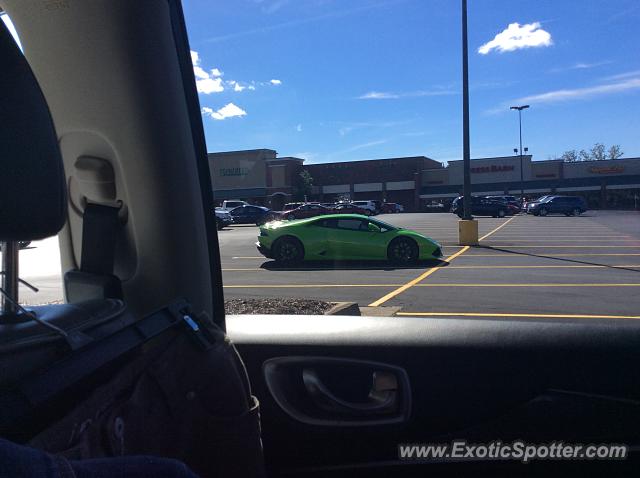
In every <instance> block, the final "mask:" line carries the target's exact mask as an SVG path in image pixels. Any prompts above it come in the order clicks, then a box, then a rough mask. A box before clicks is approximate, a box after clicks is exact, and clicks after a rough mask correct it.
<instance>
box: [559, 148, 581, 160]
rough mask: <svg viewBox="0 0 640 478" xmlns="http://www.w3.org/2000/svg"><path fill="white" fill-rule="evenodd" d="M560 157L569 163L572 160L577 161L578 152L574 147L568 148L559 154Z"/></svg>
mask: <svg viewBox="0 0 640 478" xmlns="http://www.w3.org/2000/svg"><path fill="white" fill-rule="evenodd" d="M560 159H561V160H563V161H565V162H567V163H571V162H573V161H577V160H578V152H577V151H576V150H575V149H570V150H568V151H565V152H564V153H562V156H560Z"/></svg>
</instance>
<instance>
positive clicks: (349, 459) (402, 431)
mask: <svg viewBox="0 0 640 478" xmlns="http://www.w3.org/2000/svg"><path fill="white" fill-rule="evenodd" d="M0 8H1V9H2V10H3V11H4V12H6V13H7V14H8V15H9V16H10V18H11V19H12V21H13V24H14V25H15V28H16V30H17V32H18V35H19V37H20V40H21V43H22V51H23V53H24V57H25V58H26V60H27V61H28V65H29V66H30V68H31V70H32V72H33V75H34V78H35V80H36V81H37V84H38V85H39V87H40V89H41V91H42V95H43V97H44V100H45V101H46V105H47V106H48V109H49V111H50V119H49V117H48V113H46V114H45V113H42V114H35V113H34V111H38V108H40V110H41V107H40V106H38V104H39V103H38V101H41V99H38V98H36V99H35V100H33V101H31V100H28V101H27V100H26V99H25V96H24V94H23V93H21V92H20V91H19V89H17V88H13V86H14V85H15V84H16V81H18V80H19V79H20V78H21V77H17V76H15V75H14V76H11V74H10V73H11V72H14V73H15V69H10V68H8V67H7V68H5V65H9V63H10V62H14V61H15V58H13V57H11V58H9V57H7V56H3V58H0V62H1V63H2V65H3V67H2V70H3V72H2V73H0V78H1V79H2V80H1V83H0V98H1V99H0V109H1V110H4V112H3V113H2V116H1V117H2V118H3V120H4V121H3V125H2V132H1V133H0V137H1V138H2V144H1V145H0V158H1V161H2V168H3V173H2V174H3V175H4V171H7V170H11V171H13V172H14V173H15V175H14V176H12V177H13V178H14V179H12V181H14V182H15V184H16V185H17V186H16V187H18V186H19V189H16V188H15V187H14V188H10V189H7V190H6V191H5V192H3V193H2V198H3V200H5V199H4V198H5V197H8V196H7V195H8V194H9V193H10V194H11V195H13V196H19V198H20V202H19V203H16V201H15V200H14V201H13V202H9V204H14V205H15V204H19V205H18V206H16V208H15V209H12V210H10V211H8V210H6V208H4V207H3V206H1V205H0V209H5V210H4V211H2V213H1V215H0V217H1V218H2V221H3V222H5V224H3V225H1V226H0V229H2V234H3V235H2V237H0V239H1V240H2V241H11V240H18V239H20V240H31V239H36V238H42V237H45V236H47V235H53V234H55V233H56V232H57V230H58V228H59V227H62V229H61V230H60V232H59V245H60V252H61V258H62V270H63V271H64V272H67V271H78V270H81V269H82V265H83V263H84V262H85V255H86V254H87V251H88V250H89V249H90V248H91V247H92V244H91V240H95V241H96V242H95V243H94V245H93V247H97V245H98V244H100V242H99V241H100V240H99V239H96V237H95V236H96V235H98V236H99V235H100V234H99V233H95V231H94V232H93V233H91V232H87V231H91V229H90V228H89V227H88V226H87V224H85V221H87V220H89V218H90V216H89V215H88V214H87V211H88V206H89V205H94V206H96V205H97V206H103V207H106V208H108V209H110V210H112V213H113V214H115V215H113V216H112V219H113V220H114V221H117V222H119V224H120V227H118V229H117V230H116V231H115V232H114V237H113V247H114V251H113V271H112V275H113V276H114V277H115V278H116V279H117V282H116V284H115V285H114V283H113V282H112V281H111V280H106V281H98V282H95V281H92V280H93V279H88V278H87V276H86V275H82V274H76V275H74V274H73V273H72V274H70V275H69V276H68V278H67V279H65V287H66V291H65V293H66V299H67V303H68V304H70V305H73V304H74V303H76V302H81V301H83V300H86V299H87V298H88V297H91V296H92V295H91V294H92V293H93V292H91V291H95V290H96V289H99V290H101V291H102V292H103V293H104V294H106V297H114V295H116V296H117V295H119V296H120V297H121V300H122V303H123V304H125V305H126V309H127V311H128V312H127V313H128V314H129V315H130V317H133V318H134V319H135V320H142V319H144V318H146V317H149V316H150V315H152V314H154V313H155V312H156V311H158V310H161V309H162V308H164V307H167V305H168V304H172V303H175V302H176V301H178V300H186V301H187V302H188V303H189V304H190V307H191V309H192V310H193V311H195V312H196V313H198V314H204V315H206V316H208V317H210V318H211V320H212V321H213V322H214V323H215V324H216V325H217V326H218V327H220V328H221V329H222V330H224V331H225V332H226V334H227V335H228V337H229V338H230V340H231V341H232V342H233V343H234V344H235V346H236V348H237V350H238V352H239V354H240V357H241V359H242V361H243V362H244V366H245V367H246V373H247V375H248V378H249V382H250V384H251V393H252V394H253V395H255V396H256V397H257V400H258V401H259V403H260V420H261V440H262V445H263V454H264V467H265V469H266V476H270V477H280V476H282V477H285V476H287V477H291V476H297V477H311V476H330V477H338V476H398V477H410V476H441V475H445V476H467V475H468V476H487V475H491V476H521V475H527V476H538V475H543V474H549V473H553V474H559V473H563V474H568V473H581V474H583V473H585V472H591V473H593V472H594V471H595V472H600V473H601V474H604V473H608V474H611V475H616V474H619V475H620V476H630V473H632V472H633V470H635V469H636V467H637V466H638V463H639V462H638V451H637V450H638V449H639V448H638V447H639V446H640V427H638V424H639V423H640V379H639V376H638V374H639V372H638V369H637V368H636V367H635V366H634V364H635V363H638V362H640V324H639V323H638V321H634V320H604V319H597V318H594V319H590V320H584V319H580V320H573V319H570V318H565V319H556V318H548V319H540V318H508V319H491V318H486V319H464V318H446V319H445V318H437V317H433V318H428V320H427V319H425V318H424V317H421V318H414V317H405V316H403V317H366V316H354V317H341V316H282V315H236V316H233V315H229V316H225V311H224V295H223V288H222V285H223V283H222V272H221V262H220V256H219V253H218V238H217V234H218V233H217V230H216V222H215V216H214V215H213V214H210V213H209V212H210V211H211V209H212V207H211V205H212V204H213V203H214V201H213V195H212V191H211V188H210V174H209V166H208V162H207V158H206V155H207V149H206V144H205V138H204V132H203V126H202V117H201V114H200V106H199V102H198V96H197V92H196V87H195V82H194V76H193V69H192V65H191V59H190V56H189V50H190V49H189V40H188V32H187V29H186V26H185V22H184V18H183V14H182V7H181V3H180V0H139V1H135V2H132V1H127V0H109V1H107V0H91V1H84V2H78V1H73V0H0ZM0 27H3V26H2V25H0ZM3 34H4V36H5V37H6V36H8V34H7V32H6V31H4V32H3ZM0 51H2V52H5V49H2V50H0ZM3 55H4V53H3ZM12 74H13V73H12ZM20 81H22V80H20ZM36 103H38V104H36ZM18 112H20V113H18ZM47 131H48V132H49V133H47V134H49V136H47V134H44V133H42V132H47ZM39 132H40V133H42V134H40V133H39ZM53 134H55V137H54V140H53V141H52V138H51V136H50V135H53ZM12 137H14V138H18V139H20V142H19V143H16V144H19V147H20V148H27V149H28V151H29V153H28V154H25V158H27V159H28V158H34V157H35V158H37V161H36V160H33V161H31V160H27V159H25V160H24V162H23V166H24V167H19V166H15V164H20V163H19V159H20V158H21V154H20V153H19V152H17V151H15V148H14V146H11V147H7V148H5V145H7V144H10V138H12ZM25 138H28V140H27V139H25ZM11 144H13V143H11ZM52 144H53V146H52ZM15 147H18V146H15ZM11 148H14V149H11ZM56 148H57V150H58V151H59V153H58V155H59V156H58V157H57V156H56ZM16 158H17V159H16ZM16 178H17V179H16ZM25 178H26V179H25ZM5 179H6V178H5ZM7 181H8V179H7ZM53 183H55V184H57V185H58V186H59V184H60V183H64V184H65V186H66V192H65V193H64V194H63V193H61V192H60V191H63V190H64V189H65V188H59V187H57V186H56V188H53V187H52V184H53ZM2 184H3V185H6V184H7V183H6V181H4V180H2ZM49 189H52V190H54V189H55V190H54V192H53V193H50V192H47V191H48V190H49ZM43 191H44V192H43ZM51 194H53V196H52V195H51ZM65 194H66V196H65ZM13 196H12V197H13ZM43 198H45V199H46V201H43ZM56 208H58V209H57V210H56ZM60 208H61V210H60ZM113 211H115V212H113ZM51 217H53V218H54V220H53V223H52V222H51ZM55 218H58V219H55ZM63 223H64V226H62V224H63ZM8 224H11V227H8V226H7V225H8ZM18 225H24V228H23V229H22V230H21V229H20V227H18ZM38 225H40V226H41V227H40V228H38ZM6 231H12V232H11V234H8V233H6ZM83 231H84V232H83ZM92 234H93V235H92ZM27 236H28V237H27ZM92 237H93V239H92ZM6 256H7V254H6V253H5V255H4V256H3V257H6ZM114 287H115V289H116V290H115V292H114V290H113V289H114ZM65 306H66V305H63V304H60V305H57V306H50V307H65ZM80 309H82V307H80ZM80 309H78V310H80ZM52 310H53V312H51V313H50V314H49V315H47V314H45V315H44V316H43V318H42V319H41V320H43V321H45V322H46V321H47V320H49V319H48V318H49V317H50V316H52V315H55V314H56V313H57V312H56V311H58V310H62V309H52ZM83 310H84V311H85V312H83V313H87V314H90V313H93V314H98V313H101V312H99V311H96V310H94V311H93V312H90V311H89V312H87V308H86V307H85V309H83ZM5 312H6V311H5ZM2 322H3V324H2V325H5V324H7V323H8V319H7V316H6V315H3V316H2ZM2 330H3V328H2V327H1V326H0V332H1V331H2ZM3 340H4V339H3V338H2V337H0V343H3ZM7 340H8V339H7ZM14 360H16V361H18V360H20V357H19V356H16V357H14ZM4 363H5V362H3V364H4ZM220 366H221V367H222V366H224V364H221V365H220ZM0 373H1V374H6V373H8V369H7V368H3V369H2V370H1V371H0ZM213 377H214V378H212V379H215V377H217V375H213ZM219 385H220V387H221V388H222V387H224V384H219ZM8 410H11V409H10V408H7V407H5V406H3V411H2V412H0V413H1V414H6V413H9V412H8ZM67 411H68V410H66V409H65V408H64V407H60V408H59V409H56V410H55V412H56V413H59V418H62V417H63V415H64V413H66V412H67ZM4 422H5V420H2V423H4ZM200 431H202V430H200ZM27 435H28V434H27ZM14 438H15V437H14ZM29 438H30V437H29V436H23V437H21V441H20V442H21V443H29ZM453 439H464V440H466V441H468V442H469V443H479V442H487V443H488V442H491V441H495V440H501V441H503V442H506V441H509V440H523V441H525V442H535V443H545V442H551V441H566V442H580V443H604V442H607V443H625V444H628V445H629V447H630V456H629V457H628V459H626V460H623V461H614V462H611V461H607V462H593V461H538V462H535V463H530V464H527V465H526V466H525V465H522V464H521V463H519V462H513V461H504V460H500V459H495V460H482V461H478V460H474V459H462V460H458V459H456V460H454V459H452V460H448V461H447V460H444V461H443V460H430V459H425V460H422V461H418V462H416V461H406V460H402V459H400V458H399V456H398V446H399V445H400V444H410V443H426V442H429V443H444V442H450V441H451V440H453ZM15 440H16V441H17V440H18V439H17V438H15ZM177 440H179V438H178V437H176V441H177ZM198 440H199V441H200V442H201V443H202V444H203V446H205V447H206V446H207V444H208V437H207V435H206V430H205V432H204V433H203V434H201V435H200V436H199V437H198ZM176 446H177V445H176ZM211 446H212V447H215V446H216V445H215V443H211ZM141 447H142V448H144V443H142V444H141ZM256 467H257V468H261V467H262V465H257V464H256ZM1 469H2V464H1V463H0V470H1ZM244 473H246V475H242V474H237V475H235V476H261V473H262V471H261V470H257V469H256V470H246V469H245V470H244ZM0 475H2V473H1V472H0ZM25 476H28V475H25ZM33 476H38V475H36V474H35V472H34V474H33ZM122 476H126V474H123V475H122Z"/></svg>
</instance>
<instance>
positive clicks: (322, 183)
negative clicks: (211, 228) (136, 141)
mask: <svg viewBox="0 0 640 478" xmlns="http://www.w3.org/2000/svg"><path fill="white" fill-rule="evenodd" d="M304 161H305V160H304V159H303V158H294V157H278V156H277V153H276V151H274V150H271V149H256V150H247V151H230V152H224V153H210V154H209V166H210V170H211V182H212V186H213V191H214V199H215V201H216V202H217V203H219V202H221V201H222V200H224V199H244V200H247V201H249V202H251V203H253V204H263V205H266V206H269V207H272V208H274V209H280V208H281V207H282V205H283V204H284V203H286V202H290V201H292V200H295V199H301V198H298V197H297V196H299V195H300V193H299V191H300V188H299V183H300V173H301V172H302V171H303V170H306V171H307V172H308V173H309V175H310V176H311V178H312V180H313V187H312V188H311V191H310V196H311V197H307V199H308V200H314V201H320V202H329V201H334V200H336V199H344V198H351V199H354V200H355V199H378V200H381V201H387V202H397V203H400V204H402V205H403V206H404V207H405V209H407V210H412V211H419V210H423V209H424V208H426V207H427V206H428V205H429V204H432V203H434V202H435V203H444V204H447V203H449V202H450V201H451V200H453V198H455V197H456V196H458V195H459V194H460V193H461V192H462V182H463V164H462V163H463V162H462V161H461V160H458V161H449V163H448V165H446V166H445V165H443V164H442V163H440V162H438V161H435V160H433V159H430V158H428V157H426V156H414V157H402V158H388V159H372V160H365V161H346V162H335V163H321V164H308V165H305V164H304ZM471 184H472V191H473V193H474V194H479V195H498V194H512V195H515V196H519V195H520V193H521V191H522V192H524V195H525V196H527V197H537V196H541V195H544V194H556V193H557V194H567V195H568V194H571V195H580V196H582V197H584V198H585V199H586V200H587V203H588V205H589V207H590V208H594V209H598V208H619V209H639V208H640V158H626V159H617V160H606V161H577V162H564V161H562V160H543V161H533V160H532V156H531V155H526V156H523V157H522V158H520V157H519V156H503V157H493V158H478V159H472V160H471Z"/></svg>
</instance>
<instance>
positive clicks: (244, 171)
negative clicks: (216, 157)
mask: <svg viewBox="0 0 640 478" xmlns="http://www.w3.org/2000/svg"><path fill="white" fill-rule="evenodd" d="M248 174H249V168H220V176H247V175H248Z"/></svg>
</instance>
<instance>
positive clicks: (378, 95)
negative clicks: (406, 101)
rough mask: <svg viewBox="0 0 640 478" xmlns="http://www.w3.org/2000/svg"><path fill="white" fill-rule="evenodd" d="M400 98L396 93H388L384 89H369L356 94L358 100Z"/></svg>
mask: <svg viewBox="0 0 640 478" xmlns="http://www.w3.org/2000/svg"><path fill="white" fill-rule="evenodd" d="M396 98H400V96H399V95H397V94H396V93H389V92H384V91H370V92H369V93H365V94H364V95H362V96H358V99H359V100H390V99H396Z"/></svg>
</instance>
